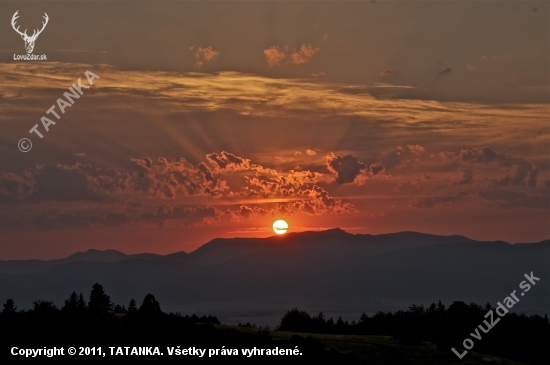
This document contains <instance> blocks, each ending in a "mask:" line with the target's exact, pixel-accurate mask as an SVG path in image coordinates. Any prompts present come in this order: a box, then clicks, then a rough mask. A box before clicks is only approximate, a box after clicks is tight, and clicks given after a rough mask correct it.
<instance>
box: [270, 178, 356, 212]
mask: <svg viewBox="0 0 550 365" xmlns="http://www.w3.org/2000/svg"><path fill="white" fill-rule="evenodd" d="M302 194H303V195H304V196H305V197H307V198H308V199H307V200H302V201H297V202H290V203H286V204H277V212H278V213H279V214H282V215H292V214H294V213H305V214H309V215H320V214H332V213H336V214H343V213H356V212H358V211H357V209H355V207H354V205H353V204H350V203H343V202H342V200H340V199H335V198H332V197H330V196H329V194H328V192H327V191H326V190H325V189H323V188H321V187H319V186H317V185H314V186H313V187H312V188H311V189H309V190H307V191H303V192H302Z"/></svg>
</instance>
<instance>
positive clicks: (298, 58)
mask: <svg viewBox="0 0 550 365" xmlns="http://www.w3.org/2000/svg"><path fill="white" fill-rule="evenodd" d="M319 50H320V48H319V47H316V48H313V47H312V46H311V44H307V45H306V44H305V43H304V44H302V46H301V47H300V50H299V51H298V52H294V53H293V54H291V55H290V57H291V60H292V63H293V64H295V65H301V64H304V63H308V62H309V60H310V59H311V58H312V57H313V55H314V54H315V53H317V52H319Z"/></svg>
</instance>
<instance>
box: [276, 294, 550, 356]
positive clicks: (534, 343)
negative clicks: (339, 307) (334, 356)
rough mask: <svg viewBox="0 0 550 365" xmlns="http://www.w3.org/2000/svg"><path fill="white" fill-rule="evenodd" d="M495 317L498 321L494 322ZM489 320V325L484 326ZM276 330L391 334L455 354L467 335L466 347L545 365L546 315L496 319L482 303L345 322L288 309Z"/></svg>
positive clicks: (549, 328)
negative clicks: (469, 341) (470, 344)
mask: <svg viewBox="0 0 550 365" xmlns="http://www.w3.org/2000/svg"><path fill="white" fill-rule="evenodd" d="M490 310H492V311H493V321H491V318H490V316H487V317H485V315H486V314H487V313H488V312H489V311H490ZM498 318H500V321H498V323H496V324H494V322H496V321H497V319H498ZM484 321H486V322H484ZM491 323H493V324H494V326H493V328H490V329H489V326H490V325H491ZM488 325H489V326H488ZM480 326H481V327H483V328H480ZM277 329H278V330H280V331H290V332H303V333H324V334H347V335H382V336H393V337H395V338H397V339H400V340H402V341H403V342H404V343H406V344H409V345H419V344H421V343H422V341H430V342H433V343H435V344H436V345H437V346H438V347H439V348H440V349H441V350H443V351H449V350H450V349H451V348H453V347H454V348H455V349H456V350H457V351H458V352H459V353H462V351H463V350H464V346H463V345H462V343H463V341H464V340H465V339H466V338H470V339H471V340H472V341H473V342H474V348H472V351H476V352H481V353H487V354H492V355H495V356H500V357H504V358H508V359H513V360H518V361H524V362H528V363H532V364H549V363H550V355H549V352H548V349H547V347H548V344H549V343H550V322H549V319H548V316H547V315H544V317H542V316H540V315H530V316H526V315H524V314H519V315H518V314H515V313H508V314H505V315H504V316H503V317H500V316H499V315H498V314H497V313H496V312H495V308H493V307H491V305H490V304H489V303H487V305H486V306H485V307H482V306H480V305H477V304H475V303H471V304H466V303H464V302H461V301H455V302H453V303H452V304H451V305H450V306H449V307H448V308H446V307H445V305H443V304H442V303H441V301H439V302H438V303H437V304H436V303H432V304H431V305H430V306H429V307H427V308H425V307H424V306H422V305H420V306H418V305H411V306H410V307H409V309H408V310H405V311H403V310H399V311H396V312H393V313H392V312H381V311H379V312H377V313H376V314H374V315H373V316H370V317H369V316H368V315H366V314H365V313H363V315H362V316H361V317H360V318H359V320H358V321H357V322H356V321H352V322H351V323H348V321H344V320H342V317H339V318H338V319H337V320H336V321H334V320H333V319H332V318H329V319H328V320H327V319H326V318H325V316H324V315H323V313H319V314H318V315H317V316H311V315H309V314H308V313H307V312H305V311H299V310H298V309H297V308H294V309H291V310H289V311H287V312H286V313H285V314H284V316H283V317H282V319H281V323H280V325H279V327H278V328H277ZM476 329H477V332H476ZM487 329H489V330H488V331H487ZM485 332H487V333H485ZM471 333H473V334H474V335H475V336H477V337H479V336H478V334H479V335H480V336H481V338H480V339H479V340H477V339H474V338H473V337H472V336H471V335H470V334H471ZM457 359H458V358H457Z"/></svg>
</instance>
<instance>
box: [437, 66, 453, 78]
mask: <svg viewBox="0 0 550 365" xmlns="http://www.w3.org/2000/svg"><path fill="white" fill-rule="evenodd" d="M450 73H451V69H450V68H448V67H447V68H446V69H444V70H443V71H439V73H438V74H439V76H445V75H449V74H450Z"/></svg>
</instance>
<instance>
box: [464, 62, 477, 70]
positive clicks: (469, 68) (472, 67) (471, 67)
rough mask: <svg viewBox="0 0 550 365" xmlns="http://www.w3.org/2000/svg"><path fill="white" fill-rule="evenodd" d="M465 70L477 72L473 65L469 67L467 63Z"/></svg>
mask: <svg viewBox="0 0 550 365" xmlns="http://www.w3.org/2000/svg"><path fill="white" fill-rule="evenodd" d="M466 70H468V71H477V67H475V66H474V65H470V64H469V63H468V64H467V65H466Z"/></svg>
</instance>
